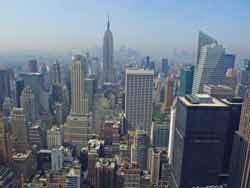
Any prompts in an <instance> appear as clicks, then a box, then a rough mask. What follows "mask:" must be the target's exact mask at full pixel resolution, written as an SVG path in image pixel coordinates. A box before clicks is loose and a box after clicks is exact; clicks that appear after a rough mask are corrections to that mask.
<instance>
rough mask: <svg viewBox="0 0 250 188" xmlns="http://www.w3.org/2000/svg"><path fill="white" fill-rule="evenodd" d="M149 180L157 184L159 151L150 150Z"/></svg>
mask: <svg viewBox="0 0 250 188" xmlns="http://www.w3.org/2000/svg"><path fill="white" fill-rule="evenodd" d="M150 174H151V175H150V180H151V182H152V184H153V185H155V186H158V184H159V178H160V177H159V176H160V152H159V151H157V150H153V151H152V160H151V173H150Z"/></svg>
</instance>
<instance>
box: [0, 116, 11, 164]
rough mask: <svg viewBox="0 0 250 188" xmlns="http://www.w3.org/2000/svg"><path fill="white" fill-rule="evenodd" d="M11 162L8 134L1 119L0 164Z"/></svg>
mask: <svg viewBox="0 0 250 188" xmlns="http://www.w3.org/2000/svg"><path fill="white" fill-rule="evenodd" d="M10 160H11V143H10V133H9V130H8V128H7V127H6V125H5V123H4V121H3V119H2V117H1V118H0V164H1V165H3V164H6V163H8V162H9V161H10Z"/></svg>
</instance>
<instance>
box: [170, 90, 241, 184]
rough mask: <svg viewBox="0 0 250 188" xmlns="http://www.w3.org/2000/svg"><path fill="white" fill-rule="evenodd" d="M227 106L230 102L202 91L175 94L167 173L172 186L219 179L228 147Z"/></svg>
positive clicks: (228, 109) (229, 110)
mask: <svg viewBox="0 0 250 188" xmlns="http://www.w3.org/2000/svg"><path fill="white" fill-rule="evenodd" d="M231 109H232V108H231V107H230V105H228V104H226V103H224V102H222V101H220V100H218V99H216V98H213V97H211V96H209V95H205V94H203V95H201V94H199V95H198V94H197V95H195V96H186V97H179V98H178V100H177V104H176V121H175V132H174V146H173V159H172V167H173V168H172V169H173V172H172V175H171V176H172V186H173V188H183V187H194V186H209V185H219V184H220V183H222V181H223V178H222V175H223V174H224V169H223V168H224V162H225V161H224V160H227V159H228V158H225V154H228V153H227V151H228V150H227V147H230V146H228V145H229V143H228V134H229V132H231V129H232V125H231V123H232V122H231V121H232V119H231V116H232V113H231ZM201 125H202V126H201ZM236 125H237V123H236ZM234 126H235V125H234ZM230 134H231V133H230ZM229 149H230V148H229ZM215 156H216V157H215ZM191 160H192V161H193V162H192V163H190V161H191Z"/></svg>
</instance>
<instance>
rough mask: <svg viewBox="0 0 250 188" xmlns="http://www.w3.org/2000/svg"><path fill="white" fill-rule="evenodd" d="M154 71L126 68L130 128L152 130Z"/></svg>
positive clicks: (126, 109)
mask: <svg viewBox="0 0 250 188" xmlns="http://www.w3.org/2000/svg"><path fill="white" fill-rule="evenodd" d="M153 75H154V73H153V71H150V70H143V69H139V70H131V69H127V70H126V83H125V114H126V120H127V122H128V126H129V128H137V129H142V130H145V131H147V132H149V131H150V127H151V123H152V111H153Z"/></svg>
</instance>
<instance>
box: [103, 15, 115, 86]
mask: <svg viewBox="0 0 250 188" xmlns="http://www.w3.org/2000/svg"><path fill="white" fill-rule="evenodd" d="M113 56H114V42H113V34H112V32H111V30H110V22H109V19H108V23H107V30H106V31H105V33H104V38H103V74H104V75H103V76H104V82H113V81H114V65H113Z"/></svg>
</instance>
